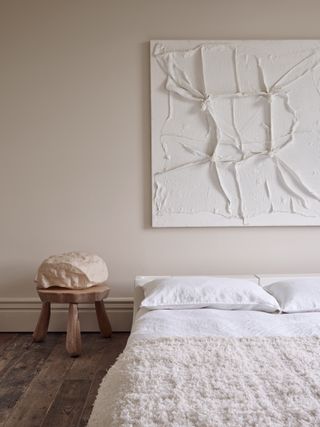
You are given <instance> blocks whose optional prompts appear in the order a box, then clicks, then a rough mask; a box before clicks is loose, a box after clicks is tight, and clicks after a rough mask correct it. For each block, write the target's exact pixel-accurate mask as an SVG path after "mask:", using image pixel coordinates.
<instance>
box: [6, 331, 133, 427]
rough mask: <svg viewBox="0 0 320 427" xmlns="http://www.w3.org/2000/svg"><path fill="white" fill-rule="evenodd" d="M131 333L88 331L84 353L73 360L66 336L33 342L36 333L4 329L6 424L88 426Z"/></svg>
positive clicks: (18, 426)
mask: <svg viewBox="0 0 320 427" xmlns="http://www.w3.org/2000/svg"><path fill="white" fill-rule="evenodd" d="M128 336H129V334H128V333H114V334H113V336H112V338H103V337H102V336H101V335H100V334H98V333H97V334H96V333H83V334H82V354H81V357H78V358H71V357H70V356H68V354H67V353H66V351H65V335H64V334H56V333H49V334H48V336H47V338H46V341H45V342H43V343H32V341H31V334H4V333H0V426H1V427H2V426H6V427H24V426H25V427H38V426H44V427H47V426H52V427H53V426H54V427H73V426H79V427H83V426H85V425H86V424H87V421H88V419H89V416H90V413H91V410H92V405H93V402H94V399H95V397H96V394H97V390H98V387H99V384H100V381H101V379H102V378H103V376H104V375H105V373H106V370H108V369H109V368H110V366H112V365H113V363H114V362H115V360H116V358H117V356H118V355H119V354H120V353H121V352H122V351H123V349H124V347H125V345H126V342H127V339H128Z"/></svg>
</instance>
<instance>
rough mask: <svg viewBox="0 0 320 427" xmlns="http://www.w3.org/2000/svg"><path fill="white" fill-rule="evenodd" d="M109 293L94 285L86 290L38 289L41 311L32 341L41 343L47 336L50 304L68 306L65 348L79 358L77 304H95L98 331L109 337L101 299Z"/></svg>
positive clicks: (107, 323) (103, 286) (79, 342)
mask: <svg viewBox="0 0 320 427" xmlns="http://www.w3.org/2000/svg"><path fill="white" fill-rule="evenodd" d="M109 291H110V288H109V287H108V286H106V285H96V286H92V287H91V288H86V289H67V288H60V287H51V288H47V289H43V288H38V289H37V292H38V295H39V297H40V299H41V301H42V309H41V313H40V316H39V320H38V323H37V326H36V328H35V330H34V333H33V341H34V342H40V341H43V340H44V339H45V337H46V335H47V332H48V327H49V321H50V312H51V303H61V304H69V313H68V324H67V338H66V348H67V351H68V353H69V354H70V355H71V356H79V355H80V353H81V333H80V321H79V313H78V304H83V303H84V304H85V303H94V304H95V309H96V315H97V320H98V324H99V328H100V331H101V333H102V335H103V336H104V337H106V338H107V337H110V336H111V334H112V330H111V325H110V322H109V319H108V316H107V313H106V311H105V308H104V302H103V298H105V297H107V296H108V294H109Z"/></svg>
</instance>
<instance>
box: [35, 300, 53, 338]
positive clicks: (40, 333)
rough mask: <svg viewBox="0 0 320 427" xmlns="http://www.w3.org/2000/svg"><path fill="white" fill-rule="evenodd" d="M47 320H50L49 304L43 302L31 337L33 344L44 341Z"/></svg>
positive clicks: (47, 324)
mask: <svg viewBox="0 0 320 427" xmlns="http://www.w3.org/2000/svg"><path fill="white" fill-rule="evenodd" d="M49 320H50V302H44V303H42V309H41V313H40V316H39V319H38V323H37V326H36V328H35V330H34V332H33V335H32V338H33V341H34V342H40V341H43V340H44V339H45V337H46V335H47V332H48V326H49Z"/></svg>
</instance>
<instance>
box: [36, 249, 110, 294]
mask: <svg viewBox="0 0 320 427" xmlns="http://www.w3.org/2000/svg"><path fill="white" fill-rule="evenodd" d="M107 278H108V268H107V266H106V263H105V262H104V261H103V259H102V258H100V257H99V256H98V255H94V254H88V253H85V252H68V253H65V254H61V255H53V256H50V257H49V258H47V259H45V260H44V261H43V262H42V264H41V265H40V267H39V269H38V272H37V275H36V278H35V282H36V283H37V285H38V288H49V287H51V286H59V287H62V288H69V289H85V288H90V287H91V286H95V285H97V284H101V283H104V282H105V281H106V280H107Z"/></svg>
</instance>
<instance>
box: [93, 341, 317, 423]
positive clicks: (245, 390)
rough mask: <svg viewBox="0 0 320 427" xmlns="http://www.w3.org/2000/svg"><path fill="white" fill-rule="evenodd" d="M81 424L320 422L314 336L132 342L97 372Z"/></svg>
mask: <svg viewBox="0 0 320 427" xmlns="http://www.w3.org/2000/svg"><path fill="white" fill-rule="evenodd" d="M88 426H90V427H100V426H101V427H102V426H103V427H106V426H112V427H118V426H123V427H129V426H130V427H153V426H157V427H159V426H161V427H164V426H172V427H189V426H195V427H208V426H210V427H211V426H216V427H239V426H246V427H249V426H252V427H258V426H261V427H262V426H263V427H266V426H270V427H278V426H279V427H280V426H281V427H284V426H287V427H303V426H320V338H318V337H304V338H302V337H301V338H300V337H299V338H284V337H254V338H222V337H217V338H215V337H204V338H203V337H202V338H200V337H194V338H189V337H188V338H179V337H178V338H158V339H153V340H143V341H139V342H137V343H135V344H132V345H131V346H129V347H128V348H127V349H126V350H125V351H124V353H123V354H122V355H121V356H120V357H119V359H118V361H117V362H116V363H115V365H114V366H113V367H112V368H111V369H110V370H109V372H108V374H107V375H106V376H105V378H104V379H103V381H102V383H101V386H100V389H99V393H98V397H97V399H96V402H95V405H94V408H93V412H92V414H91V418H90V420H89V424H88Z"/></svg>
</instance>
